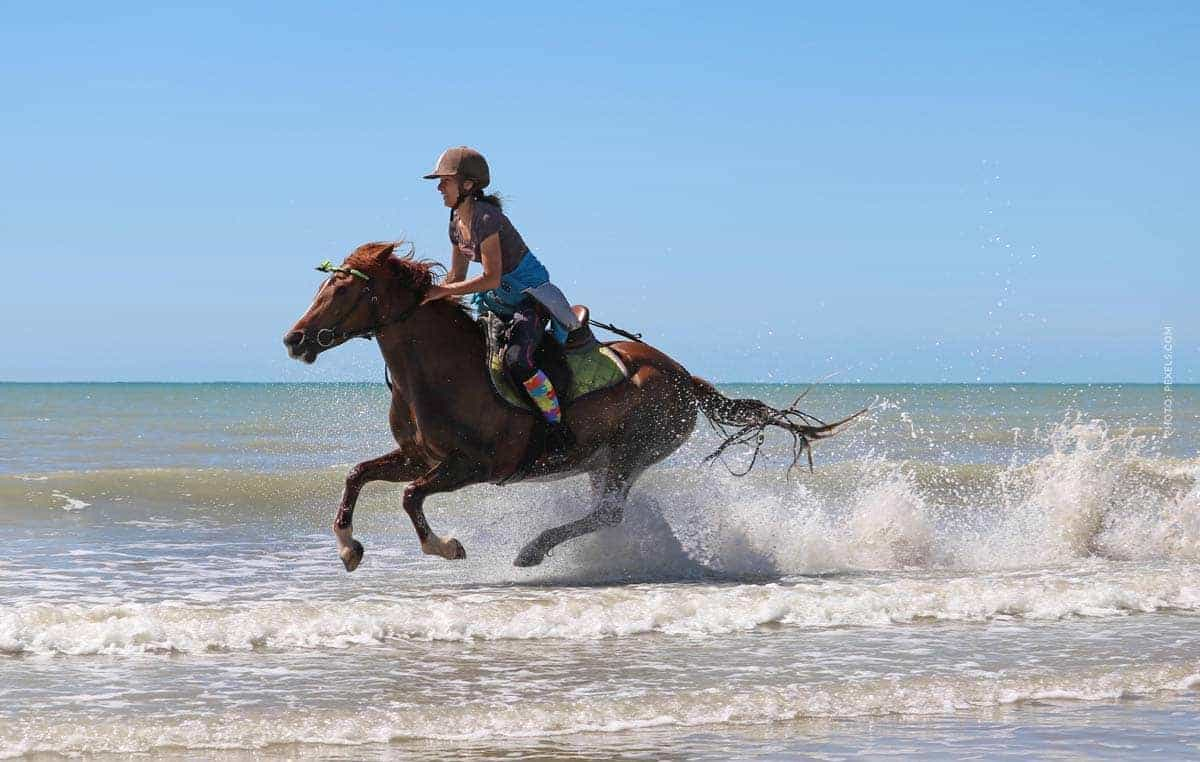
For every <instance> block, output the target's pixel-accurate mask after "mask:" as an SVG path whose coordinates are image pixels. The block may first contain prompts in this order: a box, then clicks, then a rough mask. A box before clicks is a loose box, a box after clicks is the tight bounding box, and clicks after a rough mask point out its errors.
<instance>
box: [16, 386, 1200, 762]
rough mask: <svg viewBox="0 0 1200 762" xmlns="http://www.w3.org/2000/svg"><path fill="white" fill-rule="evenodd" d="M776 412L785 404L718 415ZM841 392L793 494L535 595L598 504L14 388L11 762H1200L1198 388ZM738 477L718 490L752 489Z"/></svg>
mask: <svg viewBox="0 0 1200 762" xmlns="http://www.w3.org/2000/svg"><path fill="white" fill-rule="evenodd" d="M723 390H724V391H725V392H727V393H730V394H735V395H739V396H746V395H751V396H757V397H760V398H763V399H766V400H768V401H770V402H773V403H775V404H781V403H785V402H787V401H789V400H790V398H791V397H793V396H795V394H797V393H798V392H799V391H800V388H799V387H789V386H725V387H723ZM1165 394H1166V393H1165V392H1164V390H1163V389H1162V388H1161V387H1158V386H1150V385H1111V386H1062V385H1019V386H1007V385H994V386H945V385H915V386H914V385H907V386H905V385H897V386H856V385H837V384H831V385H824V386H820V387H817V388H816V389H814V390H812V391H811V392H810V393H809V395H808V397H807V398H806V399H805V406H806V409H807V410H809V411H810V412H812V413H814V414H816V415H819V416H821V417H824V418H827V419H829V418H833V417H837V416H839V415H841V414H845V413H848V412H851V411H852V410H854V409H857V408H858V407H860V406H862V405H864V404H867V403H872V405H873V408H872V411H871V413H870V414H869V416H867V417H866V419H865V420H863V421H862V422H861V423H860V424H859V425H857V426H855V427H854V428H852V429H850V430H849V431H847V432H845V433H843V434H841V435H839V436H838V437H837V438H835V439H834V440H831V441H828V442H825V443H822V444H821V445H819V446H818V447H817V449H816V453H815V458H816V469H815V472H813V473H809V472H808V470H807V469H806V468H797V469H795V470H793V471H791V472H790V473H789V471H788V468H787V466H788V464H789V462H790V450H789V447H788V442H787V441H785V440H784V439H783V438H779V439H772V440H770V442H769V443H768V447H767V451H766V453H765V457H764V458H762V459H760V461H759V463H758V465H757V467H756V468H755V470H754V471H753V472H752V473H751V474H750V475H748V476H745V477H741V478H739V477H735V476H732V475H730V473H729V471H728V470H727V469H725V468H723V467H722V466H721V465H720V464H710V465H704V464H703V463H702V460H703V458H704V456H705V455H706V454H707V453H708V452H710V451H711V450H712V449H713V448H714V447H715V444H716V442H717V441H718V440H717V439H716V437H715V435H714V434H713V433H712V432H710V431H708V430H707V428H706V427H705V426H704V425H703V424H702V425H701V426H700V427H699V428H698V429H697V433H696V435H695V436H694V437H693V438H692V440H691V441H689V442H688V443H687V444H686V445H685V447H684V448H682V449H681V450H680V451H679V452H678V453H677V454H676V455H674V456H673V457H671V458H670V459H669V460H668V461H666V462H664V463H663V464H661V465H659V466H658V467H656V468H655V469H653V470H652V471H650V472H649V473H648V474H647V475H646V476H645V477H644V478H643V479H642V481H640V482H639V483H638V485H637V486H636V487H635V489H634V491H633V493H632V495H631V502H630V506H629V508H628V511H627V516H626V520H625V522H624V523H623V524H622V525H621V526H620V527H616V528H612V529H607V530H604V531H602V532H599V533H597V534H595V535H593V536H590V537H587V538H583V539H581V540H578V541H574V542H572V543H570V544H567V545H564V546H562V547H560V548H559V549H557V550H556V551H555V552H554V554H553V555H552V556H551V557H550V558H549V559H547V561H546V562H545V563H544V564H543V565H542V566H540V567H537V568H534V569H517V568H514V567H513V566H512V559H513V558H514V557H515V556H516V553H517V551H518V550H519V548H520V547H521V546H522V545H523V544H524V543H525V542H526V541H528V540H529V539H530V538H531V537H532V536H533V535H534V534H535V533H536V532H538V531H540V530H541V529H544V528H546V527H549V526H551V525H553V524H556V523H561V522H562V521H565V520H569V519H571V518H574V517H577V516H579V515H581V514H582V513H583V512H584V511H585V510H586V509H587V501H588V490H587V489H586V483H585V480H583V479H574V480H569V481H564V482H557V483H552V484H537V485H513V486H508V487H503V488H501V487H492V486H481V487H473V488H470V489H466V490H463V491H461V492H458V493H455V494H451V495H439V496H435V497H433V498H430V500H429V501H428V502H427V504H426V511H427V514H428V516H429V519H430V522H431V523H432V525H433V527H434V529H435V530H436V531H438V533H439V534H441V535H442V536H456V537H458V538H459V539H460V540H461V541H462V542H463V544H464V545H465V546H466V549H467V552H468V559H467V560H466V561H462V562H449V561H443V560H440V559H433V558H429V557H426V556H422V555H421V553H420V551H419V548H418V547H417V543H416V539H415V537H414V535H413V532H412V529H411V526H410V524H409V522H408V519H407V517H406V516H405V514H404V513H403V511H402V510H401V509H400V507H399V496H400V487H398V486H397V485H390V484H372V485H369V486H368V487H367V488H366V489H365V490H364V493H363V497H362V499H361V500H360V503H359V508H358V510H357V512H356V515H355V530H356V536H358V537H359V539H361V540H362V541H363V543H364V544H365V545H366V548H367V556H366V559H365V561H364V563H363V565H362V567H360V569H359V570H358V571H356V572H355V573H353V574H347V573H346V572H345V571H344V570H343V569H342V566H341V563H340V562H339V561H338V558H337V554H336V552H335V547H334V542H333V538H332V537H331V535H330V533H329V526H330V524H331V523H332V519H333V512H334V509H335V507H336V503H337V499H338V496H339V494H340V489H341V482H342V479H343V477H344V475H345V472H346V471H347V470H348V468H349V467H350V466H351V465H352V464H353V463H355V462H357V461H359V460H363V459H366V458H369V457H373V456H376V455H378V454H381V453H383V452H385V451H386V450H388V449H390V447H391V442H390V439H389V436H388V433H387V428H386V422H385V421H386V409H387V401H388V397H387V392H386V390H385V389H384V388H383V387H382V386H381V385H379V384H362V385H354V384H346V385H336V384H328V385H325V384H313V385H254V384H228V385H225V384H197V385H188V384H180V385H159V384H114V385H104V384H100V385H87V384H3V385H0V541H2V543H3V547H4V548H5V550H6V552H5V553H4V554H2V555H0V755H3V756H22V755H30V756H33V757H35V758H40V757H45V758H53V757H55V756H58V755H67V756H78V755H85V756H89V757H101V758H103V757H105V756H108V755H111V757H112V758H127V757H129V756H130V755H135V754H136V755H142V756H147V757H162V758H181V759H182V758H187V759H192V758H196V757H205V756H218V755H219V756H222V757H227V758H235V759H236V758H246V759H251V758H253V759H262V758H276V757H278V758H294V757H306V756H319V757H322V758H339V759H362V758H397V759H411V758H444V757H446V756H451V757H465V758H496V757H504V758H506V759H561V758H568V759H570V758H589V759H591V758H618V757H619V758H645V759H669V758H689V759H690V758H701V759H705V758H706V759H729V758H740V759H787V758H794V757H795V756H798V755H808V756H815V757H820V758H827V759H838V758H848V757H859V756H866V757H880V758H882V757H896V756H917V755H921V756H926V757H933V758H947V759H948V758H955V759H958V758H971V757H983V758H994V757H1004V756H1012V757H1025V756H1029V755H1031V754H1034V755H1037V756H1039V757H1041V758H1072V759H1074V758H1080V757H1087V758H1122V759H1125V758H1129V757H1131V756H1135V755H1136V756H1145V755H1149V754H1155V755H1158V756H1163V757H1175V758H1179V757H1188V756H1192V757H1196V756H1200V701H1198V698H1200V487H1198V476H1200V457H1198V456H1197V446H1198V444H1200V387H1196V386H1175V387H1174V388H1173V389H1171V390H1170V392H1169V394H1170V404H1171V411H1172V420H1171V421H1170V427H1169V428H1168V427H1166V426H1165V423H1166V421H1165V420H1164V397H1165ZM743 458H744V456H739V455H733V456H731V457H730V458H729V459H728V460H729V462H728V463H727V465H728V466H729V467H730V468H732V469H733V470H737V469H738V468H739V466H740V465H742V464H744V462H745V461H744V459H743Z"/></svg>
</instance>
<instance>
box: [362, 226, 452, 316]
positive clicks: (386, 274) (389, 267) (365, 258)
mask: <svg viewBox="0 0 1200 762" xmlns="http://www.w3.org/2000/svg"><path fill="white" fill-rule="evenodd" d="M400 248H405V249H406V251H405V253H404V254H402V255H398V254H396V251H397V250H398V249H400ZM345 266H346V267H348V268H353V269H355V270H361V271H362V272H364V273H366V274H367V275H369V276H371V277H372V278H381V279H395V280H398V281H400V283H401V285H402V286H403V287H404V288H407V289H409V290H411V291H416V292H417V293H418V294H421V295H423V294H424V293H425V292H426V291H428V290H429V287H430V286H432V285H433V279H434V271H435V270H441V271H442V272H445V270H446V266H445V265H443V264H442V263H441V262H438V261H436V260H432V259H417V257H416V247H415V246H413V245H412V244H411V243H410V242H408V241H405V240H403V239H400V240H396V241H372V242H371V243H364V244H363V245H361V246H359V247H358V248H356V249H355V250H354V251H352V252H350V256H348V257H346V263H345ZM442 301H444V302H446V303H447V304H450V305H452V306H454V307H456V308H457V310H458V311H460V312H462V314H463V315H465V316H466V317H467V318H469V319H472V320H473V318H472V316H471V313H470V311H469V310H468V309H467V306H466V305H465V304H463V302H462V300H461V299H444V300H442Z"/></svg>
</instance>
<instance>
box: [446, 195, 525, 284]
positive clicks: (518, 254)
mask: <svg viewBox="0 0 1200 762" xmlns="http://www.w3.org/2000/svg"><path fill="white" fill-rule="evenodd" d="M458 213H459V210H458V209H455V210H454V213H453V214H451V215H450V242H451V243H453V244H454V245H455V246H457V247H458V248H459V250H460V251H462V252H463V253H464V254H466V255H467V256H468V257H469V258H470V259H471V260H472V261H474V262H479V261H482V260H481V259H480V254H479V244H480V243H482V242H483V241H484V240H486V239H487V238H488V237H489V236H491V235H492V234H493V233H499V234H500V255H501V261H502V262H503V266H504V269H503V271H504V272H506V273H509V272H512V271H513V270H514V269H516V267H517V265H519V264H520V263H521V258H522V257H524V256H525V252H526V251H528V250H529V247H528V246H526V245H525V241H524V240H523V239H522V238H521V234H520V233H518V232H517V229H516V228H514V227H513V224H512V223H511V222H509V220H508V217H507V216H506V215H505V214H504V212H502V211H500V209H498V208H497V207H496V206H495V205H493V204H489V203H487V202H486V201H475V202H474V203H472V204H471V222H470V225H469V226H467V225H463V224H462V222H463V221H462V220H460V218H459V214H458ZM464 228H466V229H465V230H464Z"/></svg>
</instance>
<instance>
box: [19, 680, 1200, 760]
mask: <svg viewBox="0 0 1200 762" xmlns="http://www.w3.org/2000/svg"><path fill="white" fill-rule="evenodd" d="M1198 681H1200V675H1197V674H1196V673H1195V671H1194V666H1190V667H1189V666H1187V665H1171V666H1155V667H1147V668H1138V669H1125V670H1101V671H1073V672H1064V673H1061V674H1056V675H1052V676H1029V675H1025V676H1005V677H999V678H997V679H995V680H992V681H963V680H961V679H958V678H954V677H946V676H942V677H924V678H903V679H901V678H883V679H878V678H877V679H873V680H864V681H840V682H837V683H832V684H828V683H826V684H819V685H813V684H796V685H785V686H769V687H759V688H744V689H742V690H737V691H724V690H711V691H710V690H705V691H683V692H671V693H658V692H649V693H639V694H636V695H631V696H611V695H603V696H596V697H586V698H579V699H560V700H542V701H522V702H519V703H516V704H514V703H512V702H503V701H498V700H492V701H465V702H457V703H449V704H439V705H434V706H411V705H401V706H396V707H389V706H386V705H385V706H380V705H378V704H363V705H358V704H355V705H353V706H352V707H349V708H346V709H340V710H317V709H312V708H306V709H304V710H288V709H282V708H281V709H279V710H277V711H274V712H270V711H268V712H261V711H254V710H253V709H250V708H247V709H245V710H242V711H239V712H237V713H236V714H220V715H215V716H209V717H197V716H188V717H179V716H172V717H155V716H150V717H138V718H124V719H123V720H122V721H121V722H112V721H110V720H109V719H104V720H102V721H99V722H98V721H96V720H94V719H91V718H87V719H79V720H75V721H70V718H59V717H30V718H26V719H22V720H0V749H3V750H4V752H5V754H6V755H8V756H18V755H22V754H31V753H38V752H42V753H47V752H53V753H61V754H73V753H79V752H88V753H104V752H107V753H125V754H128V753H137V752H150V751H154V750H157V749H167V748H173V749H176V750H178V749H186V750H234V749H264V748H266V747H269V746H272V745H278V744H307V745H327V746H362V745H367V744H389V743H403V742H406V741H420V740H439V741H445V742H472V741H481V740H488V739H492V740H498V739H520V738H543V737H552V736H562V735H568V734H577V733H600V734H608V733H622V732H627V731H631V730H641V729H648V728H664V727H685V728H686V727H695V726H722V725H725V726H731V725H732V726H754V725H768V724H775V723H781V722H790V721H796V720H807V719H825V718H861V717H883V716H897V715H900V716H903V715H909V716H920V715H930V714H939V715H940V714H945V713H947V712H951V711H962V710H968V711H969V710H981V709H983V710H986V709H990V708H994V707H998V706H1004V705H1011V704H1018V703H1022V702H1027V701H1055V702H1062V701H1103V700H1114V699H1119V698H1122V697H1126V696H1133V695H1139V696H1144V695H1153V694H1159V693H1167V692H1178V691H1184V690H1189V689H1190V687H1191V686H1194V685H1196V683H1197V682H1198Z"/></svg>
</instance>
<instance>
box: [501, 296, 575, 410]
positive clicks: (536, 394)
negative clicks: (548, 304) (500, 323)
mask: <svg viewBox="0 0 1200 762" xmlns="http://www.w3.org/2000/svg"><path fill="white" fill-rule="evenodd" d="M545 325H546V317H545V316H544V315H543V314H542V312H541V310H539V309H537V308H536V307H529V308H526V309H523V310H518V311H517V312H516V313H514V314H513V316H512V322H511V325H510V327H509V332H508V347H507V348H506V349H505V350H504V368H505V370H506V371H507V372H508V376H509V378H511V379H512V381H513V384H514V385H515V386H517V387H518V388H520V389H524V390H525V393H526V394H528V395H529V399H530V400H531V401H532V402H533V404H534V405H536V406H537V408H538V410H540V411H541V412H542V416H543V417H544V418H545V419H546V422H547V423H549V424H550V425H551V426H555V425H557V424H561V423H562V408H561V407H560V406H559V404H558V393H557V392H556V391H555V389H554V384H552V383H550V378H549V377H548V376H547V375H546V374H545V372H543V371H542V370H540V369H538V368H537V367H536V366H535V365H534V364H533V353H534V352H535V351H536V350H537V346H538V343H539V342H540V341H541V339H542V335H543V333H544V331H545Z"/></svg>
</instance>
